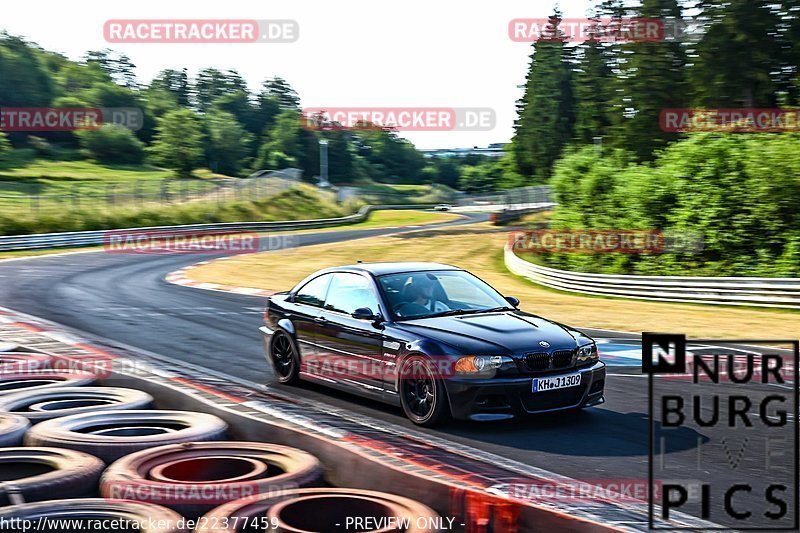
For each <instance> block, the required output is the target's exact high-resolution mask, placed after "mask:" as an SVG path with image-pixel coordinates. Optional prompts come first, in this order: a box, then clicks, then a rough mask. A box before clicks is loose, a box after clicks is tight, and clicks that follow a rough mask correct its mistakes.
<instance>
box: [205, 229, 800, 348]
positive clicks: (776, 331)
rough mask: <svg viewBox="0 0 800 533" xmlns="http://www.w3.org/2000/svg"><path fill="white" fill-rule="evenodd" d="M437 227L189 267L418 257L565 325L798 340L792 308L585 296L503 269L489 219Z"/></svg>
mask: <svg viewBox="0 0 800 533" xmlns="http://www.w3.org/2000/svg"><path fill="white" fill-rule="evenodd" d="M469 228H470V229H465V228H442V229H439V230H426V231H421V232H415V233H416V236H415V237H414V238H411V237H412V235H413V234H406V235H402V236H392V237H372V238H367V239H360V240H357V241H351V242H343V243H335V244H325V245H317V246H308V247H303V248H301V249H290V250H283V251H274V252H268V253H259V254H253V255H246V256H239V257H235V258H233V259H230V260H227V261H217V262H212V263H210V264H208V265H203V266H200V267H198V268H195V269H193V270H192V271H191V272H190V275H191V277H192V278H194V279H196V280H198V281H207V282H214V283H222V284H226V285H235V286H243V287H256V288H261V289H267V290H285V289H289V288H291V287H292V286H293V285H294V284H295V283H297V281H299V280H300V279H302V278H303V277H304V276H306V275H307V274H310V273H312V272H314V271H316V270H318V269H320V268H325V267H330V266H336V265H343V264H350V263H355V262H356V261H357V260H362V261H364V262H368V261H409V260H420V259H424V260H427V261H437V262H442V263H449V264H453V265H457V266H459V267H462V268H465V269H467V270H469V271H471V272H473V273H475V274H476V275H478V276H480V277H481V278H482V279H484V280H486V281H487V282H488V283H490V284H491V285H493V286H494V287H495V288H497V289H498V290H499V291H500V292H502V293H503V294H508V295H513V296H517V297H518V298H520V300H521V301H522V306H521V307H522V308H523V309H525V310H527V311H530V312H532V313H536V314H540V315H542V316H545V317H547V318H550V319H552V320H556V321H560V322H565V323H568V324H572V325H576V326H583V327H592V328H604V329H613V330H620V331H629V332H634V333H640V332H642V331H669V332H677V333H686V334H687V335H688V336H690V337H695V338H718V339H721V338H745V337H746V338H765V339H767V338H790V339H791V338H797V333H798V328H797V324H798V314H797V313H793V312H784V311H772V310H761V309H749V308H748V309H739V308H733V307H718V306H705V305H696V304H678V303H666V302H664V303H662V302H646V301H637V300H625V299H617V298H592V297H585V296H581V295H576V294H570V293H562V292H556V291H551V290H548V289H544V288H541V287H539V286H537V285H535V284H533V283H531V282H529V281H527V280H525V279H522V278H519V277H517V276H515V275H513V274H511V273H510V272H508V271H507V270H506V268H505V266H504V265H503V261H502V246H503V244H504V243H505V242H506V240H507V236H506V233H505V232H492V231H491V227H490V226H488V225H476V226H470V227H469Z"/></svg>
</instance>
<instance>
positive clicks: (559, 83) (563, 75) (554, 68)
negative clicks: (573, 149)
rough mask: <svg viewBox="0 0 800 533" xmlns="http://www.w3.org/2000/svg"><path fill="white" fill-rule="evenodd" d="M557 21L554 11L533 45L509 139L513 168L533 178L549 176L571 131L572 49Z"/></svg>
mask: <svg viewBox="0 0 800 533" xmlns="http://www.w3.org/2000/svg"><path fill="white" fill-rule="evenodd" d="M560 20H561V14H560V13H559V12H558V11H556V13H555V14H554V15H553V16H551V17H550V19H549V23H548V26H547V28H546V29H545V30H544V31H543V36H542V38H541V39H540V40H539V41H537V42H536V43H534V45H533V53H532V54H531V63H530V67H529V69H528V76H527V81H526V84H525V94H524V96H523V97H522V100H521V101H520V102H519V104H518V106H517V111H518V116H517V121H516V123H515V127H514V137H513V139H512V147H511V150H512V153H513V154H514V161H515V164H516V169H517V171H518V172H519V173H520V174H522V175H524V176H533V177H535V178H536V179H537V180H546V179H548V178H549V177H550V174H551V171H552V166H553V163H554V162H555V161H556V160H557V159H558V158H559V156H560V155H561V152H562V150H563V149H564V147H565V146H566V145H567V144H568V143H569V141H570V140H571V139H572V136H573V131H574V123H575V100H574V96H573V92H572V65H571V55H572V52H571V51H570V49H568V48H567V46H566V43H565V39H564V35H563V32H561V30H560V29H559V28H558V24H559V22H560Z"/></svg>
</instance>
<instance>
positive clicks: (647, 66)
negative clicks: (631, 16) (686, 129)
mask: <svg viewBox="0 0 800 533" xmlns="http://www.w3.org/2000/svg"><path fill="white" fill-rule="evenodd" d="M636 15H637V16H638V17H642V18H645V19H661V20H665V19H667V18H669V17H672V18H676V19H680V16H681V9H680V6H679V5H678V3H677V1H676V0H643V1H642V4H641V6H640V7H639V8H638V10H637V13H636ZM622 55H623V57H625V58H626V59H625V61H624V63H622V64H621V65H620V74H619V79H618V82H619V83H618V84H617V85H616V89H617V90H616V92H615V94H616V97H617V98H618V99H621V101H619V100H618V102H619V105H618V107H616V111H617V113H620V114H618V115H617V117H616V120H615V121H614V122H615V129H616V131H615V132H614V139H613V143H614V145H615V146H617V147H619V148H623V149H625V150H631V151H633V152H634V153H635V154H636V155H637V156H638V157H639V158H640V159H650V158H651V157H652V155H653V153H654V152H655V150H657V149H659V148H662V147H664V146H666V144H667V143H668V142H670V141H673V140H675V139H676V138H677V135H676V134H674V133H668V132H664V131H662V129H661V127H660V124H659V120H660V116H661V111H662V110H664V109H667V108H679V107H686V104H687V98H686V92H687V89H688V88H687V84H686V82H685V76H686V72H685V71H686V54H685V51H684V49H683V46H682V45H681V44H680V43H679V42H677V41H635V42H631V43H626V44H624V45H622Z"/></svg>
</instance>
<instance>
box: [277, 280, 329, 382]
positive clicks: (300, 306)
mask: <svg viewBox="0 0 800 533" xmlns="http://www.w3.org/2000/svg"><path fill="white" fill-rule="evenodd" d="M332 278H333V276H332V275H331V274H323V275H322V276H318V277H316V278H314V279H312V280H309V281H308V282H307V283H306V284H305V285H303V286H302V287H300V289H298V290H297V292H296V293H295V294H294V299H293V301H292V304H293V305H292V307H291V311H290V315H291V316H289V317H288V318H289V319H290V320H291V321H292V324H293V325H294V328H295V332H296V334H297V348H298V350H300V361H301V365H300V371H301V372H304V371H305V370H306V366H307V365H308V364H309V362H310V361H312V360H313V359H314V358H315V357H316V356H317V343H318V337H319V332H318V327H319V322H320V321H321V318H320V315H321V313H322V306H323V305H324V303H325V297H326V295H327V292H328V287H329V286H330V282H331V279H332Z"/></svg>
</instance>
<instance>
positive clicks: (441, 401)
mask: <svg viewBox="0 0 800 533" xmlns="http://www.w3.org/2000/svg"><path fill="white" fill-rule="evenodd" d="M399 390H400V404H401V405H402V406H403V412H405V414H406V416H407V417H408V419H409V420H411V421H412V422H413V423H415V424H417V425H418V426H423V427H434V426H438V425H440V424H443V423H444V422H446V421H447V420H449V419H450V405H449V404H448V402H447V391H446V390H445V387H444V380H443V379H442V378H441V376H440V375H439V374H438V373H437V372H436V370H435V369H434V368H433V365H432V364H431V361H430V360H429V359H427V358H426V357H422V356H419V355H412V356H411V357H409V358H408V359H406V360H404V361H403V364H402V366H401V369H400V381H399Z"/></svg>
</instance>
